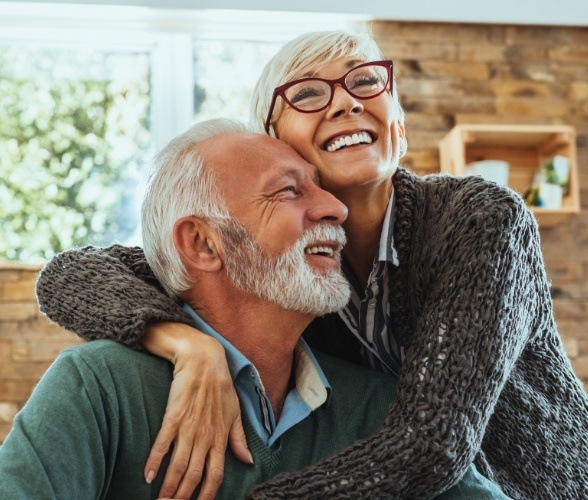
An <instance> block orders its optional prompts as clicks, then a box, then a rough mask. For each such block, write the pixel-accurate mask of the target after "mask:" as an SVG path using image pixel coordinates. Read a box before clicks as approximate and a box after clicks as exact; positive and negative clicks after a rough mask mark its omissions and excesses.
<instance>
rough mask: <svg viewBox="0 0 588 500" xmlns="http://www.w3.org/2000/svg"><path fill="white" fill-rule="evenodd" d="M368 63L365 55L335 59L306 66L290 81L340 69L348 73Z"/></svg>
mask: <svg viewBox="0 0 588 500" xmlns="http://www.w3.org/2000/svg"><path fill="white" fill-rule="evenodd" d="M364 62H367V59H366V58H365V57H364V56H363V55H352V56H345V55H343V56H339V57H336V58H334V59H330V60H329V59H327V60H322V61H320V62H316V63H315V64H312V65H306V66H305V67H303V68H300V70H299V71H298V72H297V74H296V75H294V76H293V77H292V78H289V81H292V80H297V79H299V78H312V77H314V76H320V74H321V73H324V72H325V71H329V70H330V69H339V70H340V71H343V72H344V71H347V70H350V69H351V68H353V67H355V66H357V65H359V64H363V63H364Z"/></svg>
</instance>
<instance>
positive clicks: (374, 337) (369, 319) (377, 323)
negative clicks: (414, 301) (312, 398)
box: [339, 193, 404, 375]
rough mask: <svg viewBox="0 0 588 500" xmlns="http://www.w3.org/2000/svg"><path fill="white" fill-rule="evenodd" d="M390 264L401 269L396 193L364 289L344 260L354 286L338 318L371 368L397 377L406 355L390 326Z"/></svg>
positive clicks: (345, 270) (347, 274)
mask: <svg viewBox="0 0 588 500" xmlns="http://www.w3.org/2000/svg"><path fill="white" fill-rule="evenodd" d="M391 265H393V266H398V256H397V254H396V249H395V248H394V193H393V194H392V197H391V198H390V202H389V203H388V208H387V210H386V217H385V219H384V224H383V225H382V234H381V235H380V246H379V250H378V255H377V256H376V257H375V258H374V266H373V268H372V272H371V273H370V277H369V279H368V283H367V286H366V288H365V290H364V289H363V286H362V285H360V283H359V282H358V281H357V279H356V277H355V275H354V274H353V271H352V270H351V268H350V267H349V265H348V264H347V263H346V262H345V261H343V265H342V267H343V272H344V273H345V276H346V277H347V279H348V280H349V283H350V284H351V298H350V300H349V303H348V304H347V305H346V306H345V308H343V309H342V310H341V311H339V316H341V318H342V319H343V321H344V322H345V324H346V325H347V327H348V328H349V329H350V330H351V332H353V334H354V335H355V336H356V337H357V338H358V340H359V341H360V342H361V345H362V346H363V347H362V356H363V358H364V361H365V362H366V363H367V364H368V365H369V366H371V367H372V368H375V369H377V370H380V371H385V372H388V373H393V374H395V375H398V374H399V372H400V366H401V365H402V360H403V356H404V352H403V349H402V346H401V345H400V342H399V340H398V339H397V338H396V337H395V336H394V335H393V332H392V331H391V327H390V325H391V319H390V305H389V303H388V296H389V289H390V278H389V273H388V269H389V268H390V266H391Z"/></svg>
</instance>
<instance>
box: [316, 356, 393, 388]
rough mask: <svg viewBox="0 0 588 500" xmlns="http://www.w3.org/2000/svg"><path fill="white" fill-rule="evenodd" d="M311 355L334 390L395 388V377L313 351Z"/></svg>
mask: <svg viewBox="0 0 588 500" xmlns="http://www.w3.org/2000/svg"><path fill="white" fill-rule="evenodd" d="M313 354H314V355H315V356H316V359H317V361H318V363H319V365H320V367H321V368H322V370H323V372H324V373H325V375H326V377H327V379H328V381H329V384H330V385H331V386H332V387H333V389H334V390H336V386H343V387H347V388H351V387H363V388H367V389H369V388H374V389H375V388H390V389H392V390H393V389H394V388H395V387H396V377H394V376H393V375H389V374H386V373H383V372H379V371H376V370H373V369H371V368H368V367H366V366H362V365H358V364H356V363H352V362H350V361H346V360H344V359H340V358H336V357H334V356H330V355H329V354H325V353H323V352H321V351H317V350H314V349H313Z"/></svg>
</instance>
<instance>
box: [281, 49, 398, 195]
mask: <svg viewBox="0 0 588 500" xmlns="http://www.w3.org/2000/svg"><path fill="white" fill-rule="evenodd" d="M364 62H366V61H364V60H360V59H356V58H341V59H336V60H334V61H333V62H331V63H329V64H328V65H327V66H325V67H324V68H322V69H321V70H320V71H318V72H317V73H313V76H316V77H319V78H325V79H335V78H339V77H341V76H343V75H344V74H345V73H347V71H349V70H350V69H351V68H353V67H355V66H358V65H359V64H362V63H364ZM394 114H395V112H394V104H393V101H392V97H391V96H390V94H389V93H388V92H384V93H382V94H380V95H379V96H377V97H374V98H372V99H364V100H362V99H357V98H355V97H353V96H351V95H350V94H349V93H348V92H347V91H346V90H345V89H344V88H343V87H341V86H340V85H336V86H335V91H334V94H333V100H332V102H331V104H330V105H329V107H328V108H327V109H325V110H323V111H319V112H316V113H300V112H298V111H296V110H295V109H292V108H291V107H290V106H288V105H287V104H285V105H284V110H283V111H282V114H281V115H280V117H279V118H278V120H277V122H276V124H275V130H276V134H277V136H278V138H279V139H281V140H283V141H284V142H286V143H288V144H289V145H290V146H292V147H293V148H294V149H295V150H296V151H298V153H299V154H300V155H301V156H302V157H303V158H304V159H306V161H308V162H309V163H311V164H313V165H315V166H316V167H317V168H318V171H319V174H320V179H321V185H322V187H323V188H324V189H327V190H328V191H331V192H337V191H340V190H345V189H346V188H351V187H356V186H358V185H368V184H370V183H380V182H389V181H390V178H391V177H392V174H393V173H394V171H395V170H396V167H397V165H398V151H399V144H400V140H401V138H403V137H404V126H403V125H401V124H399V123H398V121H397V119H395V118H397V117H395V116H394ZM354 134H358V137H359V138H360V143H359V144H353V145H350V146H343V147H341V144H342V143H343V142H344V141H342V140H338V139H341V138H345V137H351V136H353V135H354ZM366 134H367V135H368V136H369V139H368V140H367V141H365V139H366ZM370 140H371V142H369V141H370ZM356 141H357V138H356Z"/></svg>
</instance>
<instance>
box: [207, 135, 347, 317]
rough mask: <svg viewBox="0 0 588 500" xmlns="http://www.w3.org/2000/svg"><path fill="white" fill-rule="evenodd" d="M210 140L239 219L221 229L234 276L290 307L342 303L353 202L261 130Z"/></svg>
mask: <svg viewBox="0 0 588 500" xmlns="http://www.w3.org/2000/svg"><path fill="white" fill-rule="evenodd" d="M215 142H216V144H214V143H215ZM207 146H208V147H207V151H205V155H206V156H207V157H208V159H209V160H211V163H212V164H213V165H215V176H216V179H217V183H218V187H219V189H220V191H221V193H222V195H223V197H224V199H225V201H226V204H227V208H228V209H229V212H230V213H231V215H232V216H233V217H234V219H235V223H234V224H232V227H231V228H230V229H229V230H228V231H225V232H224V233H225V234H223V235H222V236H223V239H224V244H225V255H224V262H225V265H226V267H227V272H228V273H229V276H230V277H231V278H232V279H233V281H234V282H235V283H236V284H237V285H238V286H240V287H241V288H242V289H245V290H246V291H249V292H253V293H255V294H256V295H258V296H260V297H261V298H263V299H266V300H271V301H273V302H277V303H278V304H280V305H282V306H283V307H285V308H287V309H292V310H297V311H300V312H305V313H311V314H315V315H316V314H324V313H325V312H331V311H333V310H337V309H339V308H341V307H343V306H344V305H345V303H346V302H347V299H348V296H349V289H348V284H347V282H346V281H345V279H344V278H343V277H342V275H341V273H340V251H341V248H342V246H343V244H344V241H345V240H344V232H343V229H342V228H341V224H342V222H343V221H344V220H345V218H346V216H347V209H346V208H345V206H344V205H343V204H341V203H340V202H339V201H338V200H337V199H336V198H334V197H333V196H332V195H331V194H329V193H327V192H326V191H324V190H322V189H321V188H320V187H319V186H318V180H317V175H316V170H315V169H314V167H312V166H311V165H310V164H308V163H306V162H305V161H304V160H303V159H302V158H301V157H300V156H298V154H297V153H295V152H294V150H292V149H291V148H290V147H289V146H287V145H285V144H283V143H281V142H280V141H278V140H276V139H272V138H271V137H267V136H261V135H258V134H249V133H247V134H244V133H240V134H232V135H225V136H223V137H221V138H219V139H216V140H212V141H209V143H208V144H207Z"/></svg>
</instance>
